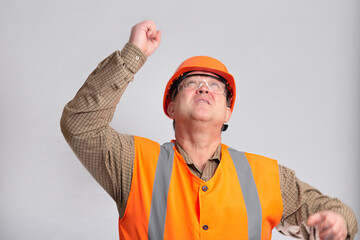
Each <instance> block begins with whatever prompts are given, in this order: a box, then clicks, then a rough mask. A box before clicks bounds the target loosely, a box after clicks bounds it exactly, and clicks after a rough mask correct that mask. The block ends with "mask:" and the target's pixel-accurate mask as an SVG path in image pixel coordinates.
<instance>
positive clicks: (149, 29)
mask: <svg viewBox="0 0 360 240" xmlns="http://www.w3.org/2000/svg"><path fill="white" fill-rule="evenodd" d="M160 40H161V32H160V31H158V30H156V26H155V23H154V22H153V21H150V20H146V21H143V22H140V23H138V24H136V25H135V26H133V27H132V29H131V35H130V39H129V42H131V43H133V44H135V45H136V46H137V47H139V48H140V50H141V51H142V52H143V53H144V54H146V56H150V55H151V54H152V53H153V52H154V51H155V50H156V48H157V47H158V46H159V44H160Z"/></svg>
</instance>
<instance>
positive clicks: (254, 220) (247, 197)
mask: <svg viewBox="0 0 360 240" xmlns="http://www.w3.org/2000/svg"><path fill="white" fill-rule="evenodd" d="M228 151H229V153H230V156H231V158H232V160H233V163H234V166H235V169H236V172H237V175H238V179H239V183H240V186H241V191H242V194H243V197H244V202H245V206H246V212H247V217H248V234H249V240H260V239H261V227H262V211H261V205H260V199H259V195H258V192H257V188H256V184H255V180H254V177H253V175H252V171H251V167H250V164H249V162H248V160H247V159H246V157H245V154H244V153H243V152H239V151H237V150H235V149H233V148H228Z"/></svg>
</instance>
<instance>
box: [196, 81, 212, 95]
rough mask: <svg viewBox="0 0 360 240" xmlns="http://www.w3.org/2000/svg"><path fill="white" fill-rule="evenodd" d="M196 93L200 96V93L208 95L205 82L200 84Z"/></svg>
mask: <svg viewBox="0 0 360 240" xmlns="http://www.w3.org/2000/svg"><path fill="white" fill-rule="evenodd" d="M196 93H197V94H202V93H205V94H209V88H208V86H207V84H206V83H205V82H202V83H200V85H199V87H198V89H197V90H196Z"/></svg>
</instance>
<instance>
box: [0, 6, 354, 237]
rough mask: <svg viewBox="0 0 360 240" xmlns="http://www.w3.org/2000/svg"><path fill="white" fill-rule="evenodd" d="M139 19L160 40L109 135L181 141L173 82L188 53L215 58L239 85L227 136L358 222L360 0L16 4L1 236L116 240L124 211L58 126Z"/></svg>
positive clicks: (4, 33) (7, 31)
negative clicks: (169, 105)
mask: <svg viewBox="0 0 360 240" xmlns="http://www.w3.org/2000/svg"><path fill="white" fill-rule="evenodd" d="M144 19H153V20H154V21H155V22H156V23H157V26H158V28H159V29H161V30H162V32H163V34H162V43H161V45H160V47H159V48H158V50H157V51H156V52H155V53H154V54H153V55H152V56H151V57H150V58H149V59H148V61H147V62H146V64H145V65H144V67H143V68H142V69H141V70H140V71H139V73H138V74H137V75H136V79H135V82H133V83H132V84H131V85H130V86H129V87H128V90H127V91H126V93H125V95H124V96H123V98H122V100H121V101H120V104H119V106H118V109H117V112H116V114H115V117H114V120H113V122H112V124H111V125H112V126H113V127H114V128H115V129H117V130H118V131H120V132H123V133H129V134H135V135H140V136H144V137H148V138H151V139H153V140H156V141H158V142H160V143H163V142H165V141H168V140H170V139H171V138H173V130H172V126H171V121H170V120H169V119H168V118H167V117H166V116H165V115H164V114H163V112H162V94H163V89H164V88H165V85H166V82H167V80H168V79H169V77H170V76H171V75H172V73H173V72H174V70H175V69H176V67H177V66H178V64H179V63H180V62H182V61H183V60H184V59H185V58H188V57H190V56H194V55H209V56H212V57H215V58H218V59H220V60H221V61H223V62H224V63H225V64H226V65H227V67H228V70H229V71H230V72H231V73H232V74H233V75H234V77H235V79H236V83H237V89H238V94H237V99H236V106H235V109H234V112H233V115H232V119H231V120H230V122H229V129H228V131H227V132H225V133H223V142H224V143H226V144H228V145H230V146H232V147H234V148H237V149H239V150H243V151H247V152H253V153H257V154H261V155H265V156H268V157H271V158H275V159H277V160H278V161H279V163H280V164H283V165H285V166H287V167H289V168H291V169H293V170H295V171H296V173H297V176H298V177H299V178H300V179H302V180H303V181H305V182H308V183H310V184H311V185H313V186H315V187H317V188H319V189H320V190H321V191H322V192H323V193H324V194H327V195H330V196H334V197H337V198H340V199H341V200H342V201H344V202H345V203H347V204H348V205H350V206H351V207H352V208H353V209H354V211H355V212H356V214H357V218H359V217H360V205H359V202H360V188H359V183H360V178H359V174H358V172H359V169H360V163H359V160H360V150H359V146H360V128H359V127H360V124H359V122H360V121H359V120H360V119H359V118H360V114H359V112H360V107H359V105H360V104H359V103H360V97H359V92H360V91H359V90H360V86H359V85H360V70H359V66H360V45H359V43H360V27H359V26H360V1H359V0H273V1H266V0H255V1H244V0H236V1H235V0H232V1H226V0H224V1H218V0H217V1H215V0H214V1H210V0H184V1H165V0H164V1H161V0H152V1H146V0H142V1H136V0H134V1H100V0H99V1H85V0H81V1H80V0H79V1H69V0H62V1H45V0H28V1H26V0H12V1H1V3H0V39H1V40H0V43H1V44H0V47H1V53H0V69H1V70H0V79H1V87H0V107H1V109H0V110H1V121H0V124H1V125H0V160H1V162H0V239H4V240H15V239H16V240H18V239H29V240H31V239H118V231H117V209H116V206H115V204H114V203H113V201H112V199H111V198H110V197H109V196H108V195H107V194H106V193H105V191H104V190H103V189H102V188H101V187H100V186H99V185H98V184H97V183H96V182H95V181H94V180H93V179H92V178H91V176H90V174H88V173H87V172H86V170H85V168H83V166H82V165H81V164H80V162H79V161H78V160H77V159H76V157H75V155H74V154H73V153H72V151H71V150H70V148H69V147H68V145H67V144H66V142H65V140H64V139H63V137H62V135H61V132H60V127H59V120H60V117H61V113H62V109H63V107H64V106H65V104H66V103H67V102H68V101H70V100H71V99H72V98H73V96H74V95H75V93H76V91H77V90H78V89H79V88H80V87H81V85H82V84H83V82H84V80H85V79H86V77H87V76H88V74H90V72H91V71H92V70H93V69H94V68H95V67H96V66H97V64H98V63H99V62H100V61H101V60H102V59H104V58H105V57H106V56H108V55H109V54H111V53H112V52H113V51H115V50H116V49H121V48H122V47H123V46H124V44H125V43H126V42H127V40H128V37H129V33H130V29H131V27H132V26H133V25H134V24H135V23H137V22H139V21H141V20H144ZM273 239H288V238H287V237H282V236H280V235H279V234H276V233H275V234H274V238H273ZM357 239H360V238H359V237H358V236H357Z"/></svg>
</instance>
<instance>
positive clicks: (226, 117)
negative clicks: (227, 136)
mask: <svg viewBox="0 0 360 240" xmlns="http://www.w3.org/2000/svg"><path fill="white" fill-rule="evenodd" d="M230 117H231V108H229V107H227V108H226V116H225V121H224V122H228V121H229V120H230Z"/></svg>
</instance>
